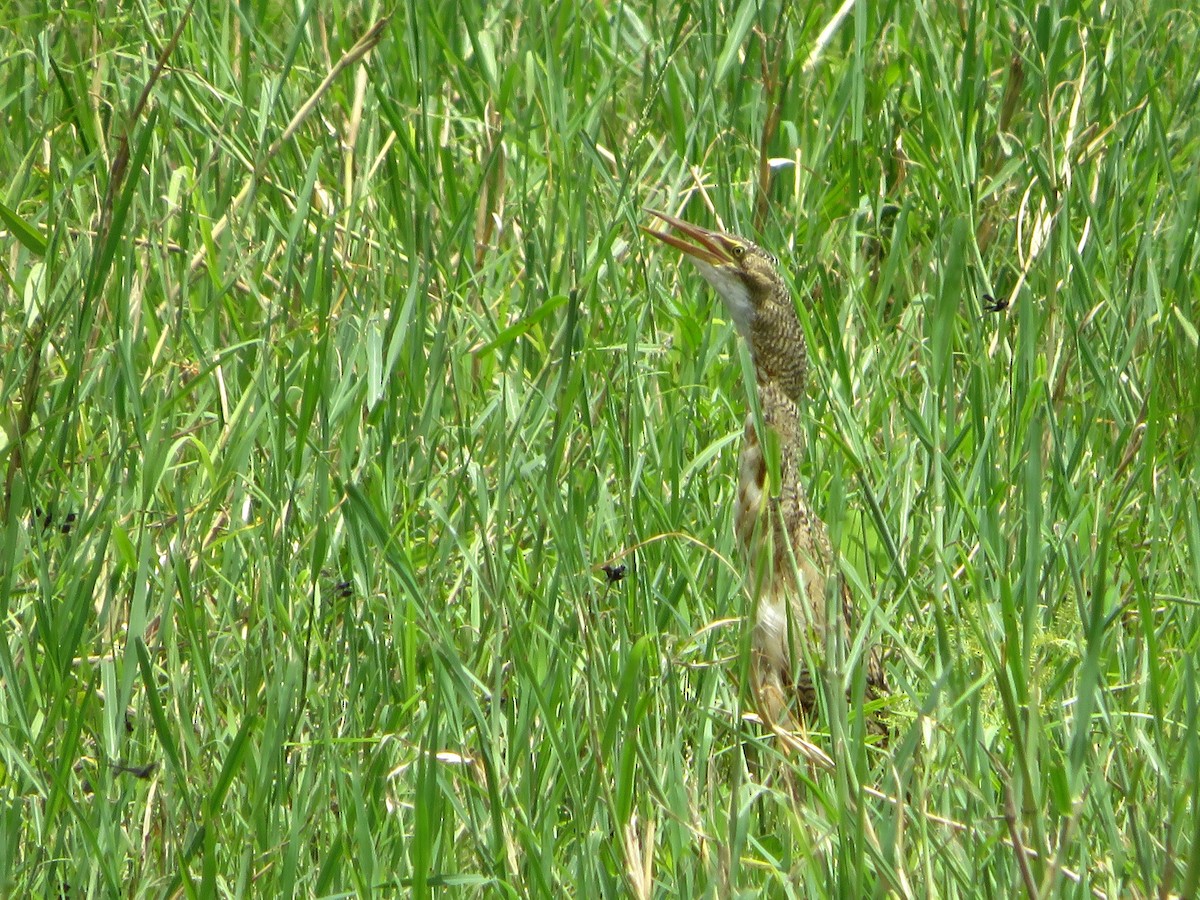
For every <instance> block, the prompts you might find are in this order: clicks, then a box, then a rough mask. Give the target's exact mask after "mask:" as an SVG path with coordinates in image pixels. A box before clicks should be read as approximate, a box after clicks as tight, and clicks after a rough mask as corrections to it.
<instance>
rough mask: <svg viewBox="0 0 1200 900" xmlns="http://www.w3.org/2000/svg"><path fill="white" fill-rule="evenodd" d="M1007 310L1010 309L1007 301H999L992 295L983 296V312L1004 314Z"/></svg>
mask: <svg viewBox="0 0 1200 900" xmlns="http://www.w3.org/2000/svg"><path fill="white" fill-rule="evenodd" d="M1006 309H1008V301H1007V300H997V299H996V298H995V297H993V296H992V295H991V294H984V295H983V311H984V312H985V313H998V312H1004V311H1005V310H1006Z"/></svg>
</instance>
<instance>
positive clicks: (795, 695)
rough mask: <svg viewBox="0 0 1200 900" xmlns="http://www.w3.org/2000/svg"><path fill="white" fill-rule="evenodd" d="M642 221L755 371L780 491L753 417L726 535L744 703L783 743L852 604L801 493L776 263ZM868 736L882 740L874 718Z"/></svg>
mask: <svg viewBox="0 0 1200 900" xmlns="http://www.w3.org/2000/svg"><path fill="white" fill-rule="evenodd" d="M647 212H648V213H650V214H651V215H653V216H654V217H656V218H657V219H659V220H661V221H662V222H664V223H666V225H668V226H669V227H670V229H673V230H660V229H652V228H648V227H646V226H642V231H643V232H645V233H646V234H648V235H650V236H652V237H654V238H655V239H657V240H659V241H661V242H663V243H665V244H667V245H668V246H670V247H672V248H674V249H675V250H678V251H679V252H680V253H682V254H683V255H684V256H686V257H687V258H688V259H689V260H691V262H692V263H694V264H695V266H696V267H697V268H698V269H699V272H700V275H701V276H702V277H703V278H704V280H705V281H707V282H708V283H709V284H710V285H711V286H712V288H713V289H714V290H715V291H716V293H717V294H718V295H719V296H720V298H721V300H722V302H723V304H724V306H725V309H726V311H727V312H728V314H729V317H730V318H731V319H732V320H733V324H734V327H735V328H736V330H737V332H738V334H739V335H740V337H741V339H742V340H743V341H745V342H746V344H747V346H748V348H749V351H750V358H751V360H752V361H753V364H754V374H755V382H756V392H757V395H758V407H759V414H760V416H761V422H762V425H763V427H764V428H765V429H767V430H769V431H770V432H773V434H774V438H775V439H776V442H777V446H778V448H779V452H778V461H779V464H778V479H779V483H778V484H774V483H771V480H770V478H769V475H768V470H769V468H770V467H769V466H768V461H767V453H768V452H769V451H768V450H767V449H766V448H765V447H764V440H763V436H762V435H759V434H758V430H757V427H756V425H755V415H754V412H753V411H751V412H750V413H749V414H748V415H747V417H746V422H745V426H744V431H743V440H742V448H741V455H740V459H739V463H738V485H737V493H736V497H735V500H734V506H733V521H734V530H735V533H736V539H737V544H738V547H739V549H740V551H741V553H740V555H741V558H742V560H743V562H744V564H745V580H746V584H747V586H748V588H749V591H750V594H751V596H752V598H753V599H754V603H753V625H752V631H751V640H750V644H751V667H750V668H751V679H752V694H753V697H754V701H755V704H756V705H757V707H758V712H759V716H760V718H762V719H764V720H765V721H766V723H767V724H768V725H769V726H770V727H771V728H772V729H773V730H775V731H776V733H780V732H781V730H782V729H784V728H789V727H794V726H796V725H801V726H804V727H806V726H807V724H808V723H810V722H811V721H812V717H813V715H814V713H815V711H816V707H817V686H816V683H815V682H814V679H813V673H812V672H811V671H810V670H809V665H808V662H807V660H809V659H813V660H820V659H821V658H822V656H821V654H822V652H823V650H824V648H825V647H826V643H827V642H826V637H827V636H828V635H829V634H830V632H829V631H828V629H829V628H830V627H831V626H833V627H840V628H841V629H842V636H843V639H844V640H845V643H846V645H847V646H848V644H849V641H848V638H849V636H850V634H851V630H852V628H853V627H854V622H855V618H856V616H855V607H854V601H853V598H852V596H851V594H850V591H849V588H848V586H847V585H846V583H845V581H844V580H842V579H841V578H840V577H839V576H838V573H837V567H836V563H835V558H834V554H833V547H832V544H831V543H830V539H829V532H828V531H827V530H826V528H825V523H824V522H823V521H822V520H821V519H820V517H819V516H818V515H817V514H816V513H815V512H814V511H813V509H812V506H811V505H810V503H809V500H808V494H807V492H806V491H805V488H804V484H803V482H802V481H801V466H802V463H803V460H804V455H805V448H804V438H803V432H802V428H801V424H802V423H801V415H802V410H803V409H804V406H805V387H806V381H807V377H808V348H807V344H806V342H805V338H804V330H803V328H802V327H801V325H800V320H799V318H798V317H797V315H796V307H795V305H794V303H793V301H792V295H791V291H790V290H789V288H788V286H787V282H786V281H785V280H784V278H783V275H782V274H781V271H780V266H779V260H778V259H777V258H776V257H775V256H774V255H773V254H771V253H770V252H768V251H767V250H764V249H763V248H762V247H760V246H758V245H757V244H755V243H754V242H752V241H749V240H747V239H745V238H742V237H738V236H737V235H734V234H727V233H725V232H722V231H710V230H708V229H706V228H700V227H698V226H696V225H692V224H689V223H688V222H685V221H683V220H682V219H678V218H676V217H675V216H671V215H668V214H667V213H664V212H659V211H658V210H653V209H648V210H647ZM831 586H832V587H833V588H834V589H835V590H837V591H838V592H839V594H840V601H841V602H840V615H838V616H837V618H838V619H839V620H840V621H835V622H829V621H827V619H828V616H827V614H826V609H827V601H826V592H827V590H829V589H830V587H831ZM865 664H866V670H867V671H866V690H865V699H866V700H868V701H870V700H874V699H877V698H879V697H882V696H884V695H886V693H887V680H886V677H885V675H884V670H883V664H882V657H881V655H880V651H879V647H878V646H877V645H873V646H872V647H871V648H870V649H869V650H868V651H867V652H866V654H865ZM866 724H867V731H868V733H869V734H873V735H876V736H879V737H880V738H881V739H883V740H886V736H887V728H886V725H885V724H884V723H883V722H881V721H880V719H879V718H878V717H877V716H871V717H869V719H868V721H867V723H866Z"/></svg>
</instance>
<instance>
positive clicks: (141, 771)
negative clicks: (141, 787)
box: [112, 762, 158, 778]
mask: <svg viewBox="0 0 1200 900" xmlns="http://www.w3.org/2000/svg"><path fill="white" fill-rule="evenodd" d="M112 767H113V771H114V772H117V773H121V772H127V773H129V774H130V775H132V776H133V777H134V778H149V777H150V776H151V775H153V774H154V770H155V769H157V768H158V763H156V762H152V763H147V764H146V765H144V766H127V765H125V764H124V763H113V764H112Z"/></svg>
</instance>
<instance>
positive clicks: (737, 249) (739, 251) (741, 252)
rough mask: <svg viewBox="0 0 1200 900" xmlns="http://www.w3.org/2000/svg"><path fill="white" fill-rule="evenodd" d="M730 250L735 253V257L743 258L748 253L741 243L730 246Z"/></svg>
mask: <svg viewBox="0 0 1200 900" xmlns="http://www.w3.org/2000/svg"><path fill="white" fill-rule="evenodd" d="M729 252H730V253H732V254H733V258H734V259H741V258H742V257H743V256H745V255H746V248H745V247H743V246H742V245H741V244H734V245H733V246H732V247H730V248H729Z"/></svg>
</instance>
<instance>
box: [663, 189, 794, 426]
mask: <svg viewBox="0 0 1200 900" xmlns="http://www.w3.org/2000/svg"><path fill="white" fill-rule="evenodd" d="M648 212H649V213H650V214H651V215H653V216H655V217H657V218H659V219H662V221H664V222H666V223H667V224H668V225H670V226H671V228H672V229H674V231H654V230H652V229H650V228H646V227H645V226H643V227H642V231H644V232H645V233H646V234H648V235H651V236H652V237H655V238H657V239H658V240H660V241H662V242H663V243H664V244H667V245H669V246H671V247H674V248H675V249H676V250H679V251H680V252H681V253H683V254H684V255H685V256H687V258H688V259H690V260H691V261H692V262H693V263H695V264H696V267H697V268H698V269H699V270H700V274H701V275H703V276H704V280H705V281H707V282H708V283H709V284H711V285H712V286H713V288H714V289H715V290H716V292H717V293H718V294H720V295H721V300H722V301H724V303H725V308H726V309H727V310H728V311H729V315H730V317H731V318H732V319H733V323H734V324H735V325H736V326H737V330H738V332H739V333H740V334H741V336H742V337H743V338H744V339H745V340H746V342H747V343H748V344H749V346H750V355H751V356H752V357H753V359H754V364H755V367H756V369H757V371H758V377H759V381H760V383H762V382H763V381H773V382H775V383H776V384H778V385H779V387H780V388H781V389H782V390H783V391H784V393H786V394H787V396H789V397H790V398H792V399H793V400H794V401H796V402H797V403H799V402H800V398H801V396H802V395H803V393H804V382H805V375H806V372H807V365H808V355H807V349H806V347H805V343H804V331H803V330H802V329H801V327H800V322H799V320H798V319H797V318H796V308H795V307H794V306H793V305H792V297H791V293H790V292H789V290H788V288H787V284H786V283H785V282H784V280H783V276H782V275H781V274H780V272H779V260H777V259H776V258H775V257H774V256H772V255H771V254H770V253H768V252H767V251H766V250H764V249H763V248H762V247H759V246H758V245H757V244H755V243H753V242H751V241H748V240H746V239H745V238H740V237H737V236H736V235H732V234H725V233H724V232H721V231H709V230H708V229H707V228H700V227H698V226H696V225H690V224H688V223H687V222H684V221H683V220H682V219H677V218H675V217H674V216H669V215H667V214H666V213H661V212H657V211H656V210H653V209H651V210H648Z"/></svg>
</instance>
